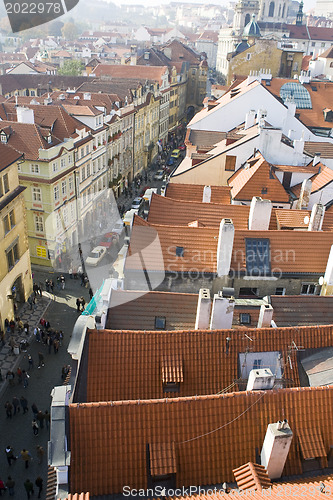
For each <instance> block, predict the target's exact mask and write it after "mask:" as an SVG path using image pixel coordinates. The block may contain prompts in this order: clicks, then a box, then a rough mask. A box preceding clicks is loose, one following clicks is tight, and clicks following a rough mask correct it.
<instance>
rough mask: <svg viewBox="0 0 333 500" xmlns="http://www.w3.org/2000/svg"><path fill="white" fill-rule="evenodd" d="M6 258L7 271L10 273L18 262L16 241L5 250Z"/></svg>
mask: <svg viewBox="0 0 333 500" xmlns="http://www.w3.org/2000/svg"><path fill="white" fill-rule="evenodd" d="M6 257H7V265H8V271H10V270H11V269H13V267H14V266H15V264H16V263H17V262H18V261H19V249H18V241H16V242H15V243H14V244H13V245H12V246H11V247H10V248H9V249H7V250H6Z"/></svg>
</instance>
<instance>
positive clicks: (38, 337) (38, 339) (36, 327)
mask: <svg viewBox="0 0 333 500" xmlns="http://www.w3.org/2000/svg"><path fill="white" fill-rule="evenodd" d="M34 336H35V339H36V342H40V330H39V328H38V326H35V328H34Z"/></svg>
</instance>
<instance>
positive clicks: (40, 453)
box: [36, 444, 45, 465]
mask: <svg viewBox="0 0 333 500" xmlns="http://www.w3.org/2000/svg"><path fill="white" fill-rule="evenodd" d="M36 449H37V457H38V463H39V465H41V464H42V462H43V458H44V453H45V452H44V448H43V446H41V445H40V444H38V445H37V447H36Z"/></svg>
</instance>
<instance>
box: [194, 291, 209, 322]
mask: <svg viewBox="0 0 333 500" xmlns="http://www.w3.org/2000/svg"><path fill="white" fill-rule="evenodd" d="M210 307H211V300H210V291H209V289H208V288H200V290H199V297H198V307H197V316H196V318H195V327H194V328H195V329H196V330H207V329H208V328H209V318H210Z"/></svg>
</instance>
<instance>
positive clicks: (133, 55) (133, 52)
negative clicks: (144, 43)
mask: <svg viewBox="0 0 333 500" xmlns="http://www.w3.org/2000/svg"><path fill="white" fill-rule="evenodd" d="M136 62H137V52H136V45H132V46H131V60H130V65H131V66H136Z"/></svg>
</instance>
